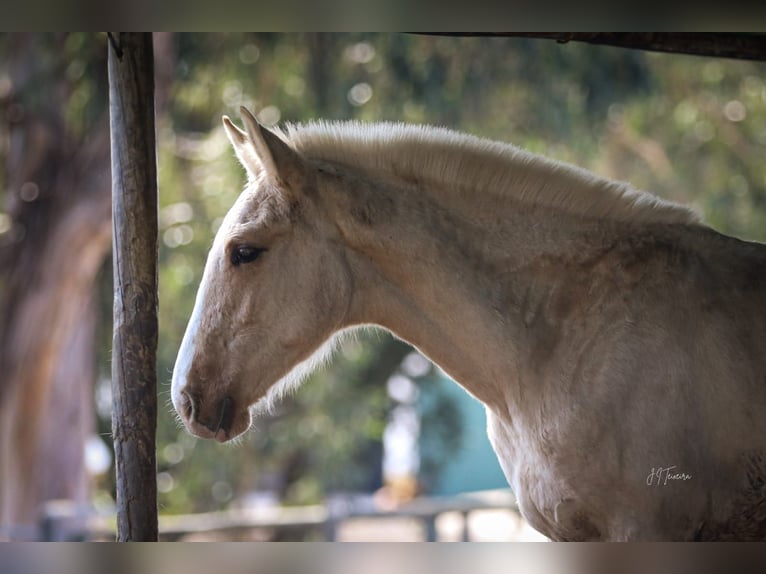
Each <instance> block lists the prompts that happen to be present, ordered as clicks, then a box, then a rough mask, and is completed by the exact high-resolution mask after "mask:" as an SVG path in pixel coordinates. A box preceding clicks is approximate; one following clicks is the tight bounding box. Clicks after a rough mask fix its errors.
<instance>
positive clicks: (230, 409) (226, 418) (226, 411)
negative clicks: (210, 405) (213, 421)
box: [216, 395, 234, 434]
mask: <svg viewBox="0 0 766 574" xmlns="http://www.w3.org/2000/svg"><path fill="white" fill-rule="evenodd" d="M233 422H234V400H233V399H232V398H231V397H230V396H228V395H226V396H225V397H224V398H223V400H222V401H221V417H220V419H219V421H218V429H223V431H224V432H225V433H226V434H229V431H230V430H231V425H232V423H233ZM218 429H216V432H218Z"/></svg>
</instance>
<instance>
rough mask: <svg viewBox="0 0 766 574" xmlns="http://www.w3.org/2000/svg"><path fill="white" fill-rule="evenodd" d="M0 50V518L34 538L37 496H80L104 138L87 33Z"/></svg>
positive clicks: (98, 59)
mask: <svg viewBox="0 0 766 574" xmlns="http://www.w3.org/2000/svg"><path fill="white" fill-rule="evenodd" d="M2 52H3V61H4V69H3V70H2V72H0V73H1V74H2V76H0V77H1V78H2V81H3V82H4V84H5V88H6V89H4V94H3V99H2V109H3V111H4V113H5V119H6V123H5V124H4V125H3V128H2V130H3V131H4V132H5V133H4V140H5V142H6V146H7V147H6V149H5V150H4V156H5V165H4V172H3V175H4V177H3V179H4V182H3V183H4V185H3V186H2V188H3V190H4V195H5V197H4V210H5V211H6V213H5V214H3V217H4V221H5V222H6V225H5V226H4V227H5V230H4V231H5V232H4V233H3V234H2V235H0V242H1V243H0V277H2V280H1V281H2V282H1V284H0V288H1V289H2V291H1V292H0V309H1V310H2V311H1V312H0V373H2V380H1V382H0V410H1V412H2V418H1V419H0V421H2V432H0V457H1V458H2V466H0V469H1V470H0V473H1V476H0V484H2V523H3V524H4V525H7V526H8V528H10V529H11V532H15V535H16V536H18V537H22V538H24V537H28V536H36V534H37V533H36V531H35V530H34V526H35V524H36V522H37V521H38V520H39V514H40V511H41V505H42V504H43V503H44V502H45V501H47V500H51V499H58V498H65V499H71V500H74V501H76V502H79V503H82V504H85V503H87V502H88V499H89V491H88V483H87V476H86V474H85V465H84V460H83V456H84V445H85V439H86V436H88V435H89V434H90V433H92V432H93V422H94V417H93V406H92V392H93V381H94V369H95V361H94V345H95V341H94V329H95V315H94V310H95V307H94V301H93V296H92V295H93V289H92V286H93V282H94V278H95V276H96V273H97V272H98V270H99V268H100V267H101V265H102V262H103V259H104V256H105V255H106V253H107V251H108V249H109V245H110V242H109V238H110V216H109V209H110V201H109V197H110V196H109V188H110V185H109V137H108V124H107V122H106V115H105V110H106V108H105V105H104V104H105V101H106V100H105V97H106V96H105V91H104V89H105V61H104V58H103V55H104V49H103V45H102V42H101V41H100V40H99V39H98V38H97V37H95V36H88V35H64V34H56V35H50V34H49V35H32V34H23V35H20V34H14V35H10V36H6V37H4V39H3V45H2ZM43 469H45V470H43ZM19 529H20V530H19ZM25 529H29V530H28V531H25Z"/></svg>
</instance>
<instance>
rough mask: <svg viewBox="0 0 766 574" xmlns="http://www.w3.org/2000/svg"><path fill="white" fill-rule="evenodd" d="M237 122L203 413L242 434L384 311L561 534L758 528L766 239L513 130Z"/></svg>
mask: <svg viewBox="0 0 766 574" xmlns="http://www.w3.org/2000/svg"><path fill="white" fill-rule="evenodd" d="M243 118H244V119H245V124H246V127H247V131H246V132H243V131H241V130H239V129H238V128H236V127H235V126H234V125H233V124H231V122H229V121H228V119H227V120H225V122H224V124H225V126H226V129H227V133H228V135H229V138H230V139H231V141H232V143H233V144H234V148H235V151H236V152H237V155H238V157H239V158H240V160H241V161H242V163H243V165H245V167H246V168H247V170H248V173H249V175H250V184H249V186H248V189H247V190H246V191H245V192H244V193H243V194H242V196H241V197H240V199H239V200H238V201H237V203H236V204H235V206H234V207H233V208H232V210H231V211H230V212H229V214H228V215H227V217H226V220H225V221H224V223H223V225H222V226H221V230H220V231H219V233H218V235H217V236H216V240H215V242H214V244H213V248H212V249H211V253H210V256H209V258H208V262H207V266H206V269H205V274H204V276H203V280H202V284H201V286H200V292H199V294H198V299H197V304H196V306H195V311H194V314H193V316H192V320H191V321H190V326H189V328H188V329H187V333H186V335H185V336H184V341H183V343H182V346H181V350H180V351H179V359H178V362H177V365H176V368H175V369H174V375H173V402H174V404H175V406H176V409H177V410H178V412H179V413H180V414H181V417H182V419H183V420H184V422H185V423H186V425H187V427H188V428H189V429H190V430H191V431H192V432H194V433H195V434H198V435H200V436H208V437H215V438H217V439H219V440H227V439H229V438H232V437H233V436H236V435H237V434H239V433H241V432H243V431H244V430H246V429H247V428H248V426H249V424H250V414H249V411H248V409H249V407H252V406H255V407H259V406H261V405H264V404H268V403H269V402H270V401H271V400H273V399H274V398H275V397H276V396H278V395H279V393H280V392H284V390H285V389H287V388H291V387H293V386H295V385H296V384H297V382H298V380H299V376H298V375H296V365H299V367H298V370H299V371H305V370H309V369H310V368H311V367H312V366H313V365H314V364H315V363H316V362H317V361H318V360H319V357H320V355H323V354H324V353H325V351H326V350H327V349H328V347H329V346H330V344H331V342H332V341H333V340H334V338H335V336H336V334H337V333H338V332H342V331H343V330H345V329H348V328H353V327H355V326H359V325H366V324H376V325H380V326H383V327H385V328H387V329H389V330H390V331H392V332H393V333H395V334H396V335H397V336H399V337H401V338H402V339H405V340H407V341H408V342H410V343H412V344H413V345H415V346H416V347H417V348H418V349H419V350H421V351H422V352H423V353H424V354H425V355H426V356H428V357H429V358H430V359H431V360H433V361H434V362H435V363H437V364H438V365H439V366H440V367H441V368H442V369H444V370H445V372H447V373H448V374H449V375H450V376H452V378H453V379H454V380H455V381H457V382H458V383H459V384H461V385H462V386H463V387H464V388H465V389H466V390H467V391H468V392H469V393H471V394H472V395H473V396H475V397H476V398H477V399H479V400H480V401H481V402H482V403H484V405H485V406H486V408H487V414H488V423H489V429H488V430H489V435H490V439H491V441H492V444H493V447H494V449H495V451H496V453H497V455H498V458H499V460H500V462H501V465H502V467H503V470H504V472H505V474H506V476H507V478H508V481H509V483H510V484H511V485H512V487H513V488H514V491H515V492H516V494H517V496H518V497H519V503H520V507H521V510H522V513H523V514H524V516H525V517H526V518H527V519H528V520H529V522H530V523H531V524H532V525H533V526H534V527H535V528H537V529H538V530H540V531H541V532H543V533H544V534H546V535H547V536H549V537H551V538H553V539H555V540H632V539H641V540H647V539H648V540H652V539H653V540H687V539H726V538H730V539H763V538H765V537H766V454H764V453H766V432H764V431H766V428H764V426H766V417H764V416H763V415H764V413H766V380H765V377H766V353H764V352H763V351H764V343H763V342H764V341H766V332H765V331H766V311H764V310H765V309H766V289H765V288H764V287H766V248H763V247H761V246H760V245H756V244H751V243H745V242H741V241H738V240H736V239H732V238H728V237H725V236H722V235H720V234H718V233H716V232H714V231H712V230H710V229H709V228H707V227H705V226H704V225H702V224H700V223H699V222H698V221H697V220H696V217H695V216H694V215H693V214H692V213H691V212H689V211H688V210H685V209H684V208H682V207H680V206H676V205H673V204H668V203H665V202H662V201H661V200H658V199H656V198H654V197H653V196H649V195H648V194H643V193H642V192H637V191H635V190H632V189H631V188H629V187H628V186H626V185H625V184H619V183H616V182H609V181H607V180H601V179H598V178H596V177H594V176H591V175H589V174H586V173H585V172H582V171H580V170H577V169H575V168H570V167H565V166H562V165H561V164H556V163H553V162H550V161H548V160H543V159H542V158H537V157H536V156H531V155H529V154H524V153H523V152H521V151H520V150H517V149H516V148H512V147H510V146H504V145H502V144H495V143H493V142H486V141H485V140H478V139H472V138H466V137H464V136H460V135H456V134H454V133H453V132H446V131H438V130H437V131H436V132H435V135H434V134H433V133H428V132H427V131H424V130H423V129H420V128H418V129H413V128H402V127H391V126H383V127H381V126H374V127H372V128H362V127H360V126H346V127H343V126H339V125H336V124H329V125H319V126H315V127H313V128H312V127H309V128H297V129H295V130H294V131H293V132H291V133H290V134H289V135H285V136H283V137H284V141H283V139H281V138H279V137H277V136H275V135H274V134H271V133H270V132H268V131H266V130H263V129H262V128H260V127H259V126H258V125H257V123H256V122H255V121H254V120H253V119H252V117H251V116H249V114H248V113H246V112H245V113H244V116H243ZM286 142H287V143H286ZM254 249H256V251H253V250H254ZM253 253H257V254H258V255H256V256H255V257H253V258H252V259H250V258H251V256H252V255H253Z"/></svg>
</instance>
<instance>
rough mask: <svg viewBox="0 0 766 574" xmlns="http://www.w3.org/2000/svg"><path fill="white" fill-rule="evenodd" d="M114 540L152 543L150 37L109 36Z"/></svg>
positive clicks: (153, 253)
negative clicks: (115, 479)
mask: <svg viewBox="0 0 766 574" xmlns="http://www.w3.org/2000/svg"><path fill="white" fill-rule="evenodd" d="M109 40H110V42H109V44H110V45H109V115H110V128H111V146H112V230H113V253H114V341H113V347H112V396H113V399H112V402H113V408H114V411H113V413H112V434H113V437H114V453H115V467H116V471H117V540H118V541H119V542H127V541H153V540H157V462H156V452H155V451H156V448H155V436H156V431H157V166H156V146H155V133H154V61H153V45H152V35H151V34H148V33H124V32H120V33H119V34H114V35H112V34H110V36H109Z"/></svg>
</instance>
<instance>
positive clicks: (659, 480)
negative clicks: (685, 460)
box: [646, 466, 692, 486]
mask: <svg viewBox="0 0 766 574" xmlns="http://www.w3.org/2000/svg"><path fill="white" fill-rule="evenodd" d="M676 468H677V467H675V466H666V467H662V466H658V467H652V470H651V471H650V472H649V475H648V476H647V477H646V485H647V486H665V485H667V484H668V481H670V480H681V481H687V480H691V478H692V475H691V474H687V473H685V472H678V471H676Z"/></svg>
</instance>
